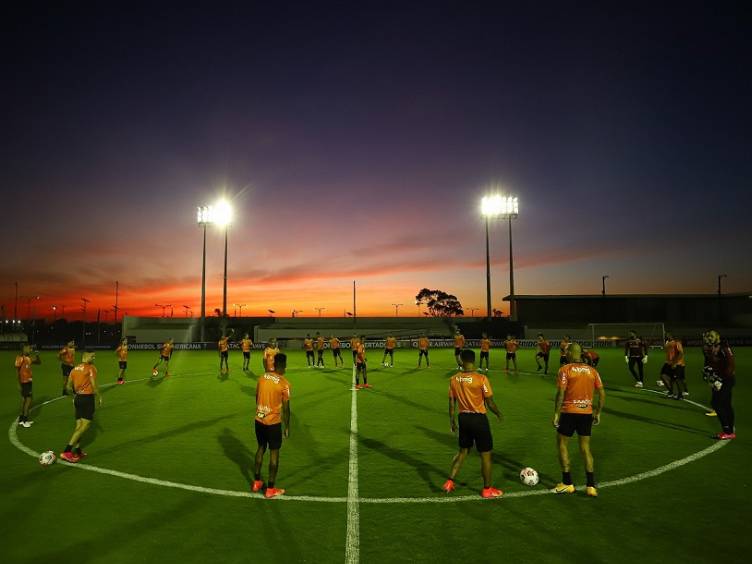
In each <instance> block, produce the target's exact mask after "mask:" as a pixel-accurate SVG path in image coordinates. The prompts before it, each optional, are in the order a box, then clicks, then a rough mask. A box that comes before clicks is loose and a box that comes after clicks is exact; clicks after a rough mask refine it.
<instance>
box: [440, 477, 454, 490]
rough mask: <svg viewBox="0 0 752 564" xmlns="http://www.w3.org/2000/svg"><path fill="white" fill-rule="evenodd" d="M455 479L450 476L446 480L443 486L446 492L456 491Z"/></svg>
mask: <svg viewBox="0 0 752 564" xmlns="http://www.w3.org/2000/svg"><path fill="white" fill-rule="evenodd" d="M454 488H455V486H454V480H452V479H451V478H449V479H448V480H447V481H446V482H444V485H443V486H441V489H442V490H444V491H445V492H446V493H452V492H453V491H454Z"/></svg>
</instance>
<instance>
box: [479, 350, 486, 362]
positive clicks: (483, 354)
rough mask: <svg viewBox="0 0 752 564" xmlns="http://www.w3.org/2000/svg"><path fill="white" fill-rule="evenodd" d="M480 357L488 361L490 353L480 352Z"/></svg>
mask: <svg viewBox="0 0 752 564" xmlns="http://www.w3.org/2000/svg"><path fill="white" fill-rule="evenodd" d="M480 357H481V358H482V359H483V358H485V359H486V360H488V351H480Z"/></svg>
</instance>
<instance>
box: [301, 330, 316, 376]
mask: <svg viewBox="0 0 752 564" xmlns="http://www.w3.org/2000/svg"><path fill="white" fill-rule="evenodd" d="M303 349H305V357H306V363H307V364H308V368H314V365H315V364H316V362H315V361H314V360H313V339H311V334H310V333H308V334H307V335H306V338H305V339H303Z"/></svg>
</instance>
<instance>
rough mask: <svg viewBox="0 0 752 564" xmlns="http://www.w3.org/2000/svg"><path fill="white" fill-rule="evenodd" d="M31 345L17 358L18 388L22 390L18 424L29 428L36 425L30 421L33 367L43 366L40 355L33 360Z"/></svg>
mask: <svg viewBox="0 0 752 564" xmlns="http://www.w3.org/2000/svg"><path fill="white" fill-rule="evenodd" d="M31 353H32V349H31V345H23V347H21V354H20V355H18V356H17V357H16V362H15V365H16V372H17V373H18V386H19V388H20V389H21V414H20V415H19V416H18V424H19V425H20V426H21V427H25V428H27V429H28V428H29V427H31V425H32V424H33V423H34V422H33V421H29V411H30V410H31V398H32V394H31V380H32V374H31V365H32V364H41V363H42V361H41V360H39V354H36V355H35V356H34V357H33V358H32V356H31Z"/></svg>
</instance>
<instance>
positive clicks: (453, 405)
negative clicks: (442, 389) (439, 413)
mask: <svg viewBox="0 0 752 564" xmlns="http://www.w3.org/2000/svg"><path fill="white" fill-rule="evenodd" d="M456 404H457V400H455V399H454V398H449V428H450V429H451V430H452V433H455V432H457V420H456V418H455V417H454V414H455V411H456V409H457V408H456Z"/></svg>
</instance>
